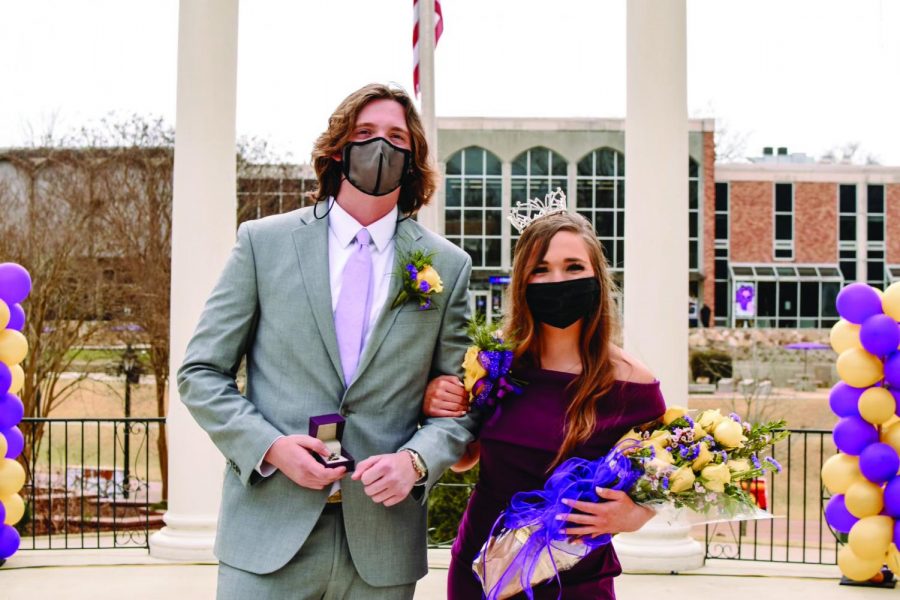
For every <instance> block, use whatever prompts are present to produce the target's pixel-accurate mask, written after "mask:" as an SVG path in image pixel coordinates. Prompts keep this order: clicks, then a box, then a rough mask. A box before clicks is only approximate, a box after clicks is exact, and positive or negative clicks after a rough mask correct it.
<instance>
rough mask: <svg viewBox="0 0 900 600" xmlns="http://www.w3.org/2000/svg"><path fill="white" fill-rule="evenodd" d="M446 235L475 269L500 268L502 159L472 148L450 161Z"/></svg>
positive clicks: (446, 197)
mask: <svg viewBox="0 0 900 600" xmlns="http://www.w3.org/2000/svg"><path fill="white" fill-rule="evenodd" d="M444 180H445V186H446V187H445V191H446V194H445V204H446V209H445V214H444V234H445V235H446V236H447V239H448V240H450V241H451V242H453V243H454V244H456V245H457V246H459V247H460V248H462V249H463V250H465V251H466V252H468V254H469V256H471V257H472V267H473V268H475V269H493V268H499V267H500V246H501V241H502V234H501V227H500V220H501V218H502V212H503V211H502V207H501V205H500V192H501V187H502V183H501V172H500V159H498V158H497V156H496V155H494V154H492V153H491V152H488V151H487V150H485V149H484V148H478V147H477V146H471V147H469V148H465V149H463V150H460V151H459V152H457V153H456V154H454V155H453V156H451V157H450V159H449V160H448V161H447V173H446V177H445V178H444Z"/></svg>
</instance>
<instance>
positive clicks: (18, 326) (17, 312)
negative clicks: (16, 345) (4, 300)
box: [6, 304, 25, 331]
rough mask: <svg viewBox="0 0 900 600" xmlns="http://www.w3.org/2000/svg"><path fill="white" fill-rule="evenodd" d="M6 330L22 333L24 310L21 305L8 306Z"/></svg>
mask: <svg viewBox="0 0 900 600" xmlns="http://www.w3.org/2000/svg"><path fill="white" fill-rule="evenodd" d="M6 328H7V329H15V330H16V331H22V329H24V328H25V309H24V308H22V305H21V304H11V305H10V306H9V324H8V325H7V326H6Z"/></svg>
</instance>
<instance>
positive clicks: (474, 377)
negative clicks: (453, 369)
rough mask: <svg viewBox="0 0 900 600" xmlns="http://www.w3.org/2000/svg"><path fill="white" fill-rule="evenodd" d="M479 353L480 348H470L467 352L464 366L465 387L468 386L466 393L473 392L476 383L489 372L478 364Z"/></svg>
mask: <svg viewBox="0 0 900 600" xmlns="http://www.w3.org/2000/svg"><path fill="white" fill-rule="evenodd" d="M479 352H480V350H479V349H478V346H469V349H468V350H467V351H466V357H465V358H464V359H463V364H462V366H463V369H465V370H466V377H465V381H464V382H463V385H465V386H466V391H468V392H469V393H471V392H472V388H473V387H474V386H475V382H477V381H478V380H479V379H481V378H482V377H484V376H485V375H487V371H486V370H485V369H484V367H482V366H481V363H480V362H478V353H479Z"/></svg>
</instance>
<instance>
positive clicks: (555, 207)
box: [506, 188, 568, 233]
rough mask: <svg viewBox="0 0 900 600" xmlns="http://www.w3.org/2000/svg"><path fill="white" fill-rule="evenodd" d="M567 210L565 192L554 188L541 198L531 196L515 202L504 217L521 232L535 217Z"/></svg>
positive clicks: (538, 217)
mask: <svg viewBox="0 0 900 600" xmlns="http://www.w3.org/2000/svg"><path fill="white" fill-rule="evenodd" d="M567 210H568V209H567V208H566V193H565V192H563V191H562V189H561V188H556V191H555V192H550V193H549V194H547V195H546V196H544V199H543V200H541V199H539V198H532V199H529V200H527V201H526V202H516V207H515V208H513V209H511V210H510V211H509V214H508V215H507V216H506V218H507V219H509V222H510V223H512V226H513V227H515V228H516V230H518V232H519V233H522V232H523V231H525V228H526V227H528V226H529V225H531V224H532V223H533V222H534V221H535V220H536V219H540V218H541V217H546V216H547V215H554V214H556V213H561V212H566V211H567Z"/></svg>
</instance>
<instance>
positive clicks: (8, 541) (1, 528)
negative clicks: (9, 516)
mask: <svg viewBox="0 0 900 600" xmlns="http://www.w3.org/2000/svg"><path fill="white" fill-rule="evenodd" d="M20 541H21V540H20V539H19V532H18V531H16V528H15V527H13V526H12V525H0V560H6V559H7V558H9V557H10V556H12V555H13V554H15V553H16V550H18V549H19V543H20Z"/></svg>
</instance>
